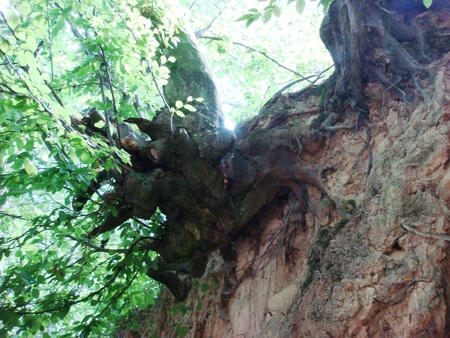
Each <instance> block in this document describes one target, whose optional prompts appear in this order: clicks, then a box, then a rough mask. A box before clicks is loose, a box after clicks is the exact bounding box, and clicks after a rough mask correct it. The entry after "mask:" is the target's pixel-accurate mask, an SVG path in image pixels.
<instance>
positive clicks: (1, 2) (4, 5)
mask: <svg viewBox="0 0 450 338" xmlns="http://www.w3.org/2000/svg"><path fill="white" fill-rule="evenodd" d="M8 6H9V1H8V0H0V12H3V13H5V14H6V13H7V12H8Z"/></svg>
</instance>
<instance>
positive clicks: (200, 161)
mask: <svg viewBox="0 0 450 338" xmlns="http://www.w3.org/2000/svg"><path fill="white" fill-rule="evenodd" d="M449 9H450V3H449V2H448V1H445V0H434V2H433V5H432V7H431V8H430V11H437V12H439V13H445V11H448V10H449ZM428 13H429V12H428ZM433 18H434V17H433ZM433 20H434V21H433ZM437 22H438V21H436V20H435V19H432V17H431V16H430V15H427V12H426V8H425V7H424V6H423V4H422V3H421V1H413V0H386V1H379V0H377V1H374V0H336V1H334V2H333V3H332V4H331V7H330V9H329V12H328V14H327V15H326V17H325V19H324V21H323V24H322V28H321V37H322V39H323V41H324V43H325V44H326V47H327V48H328V50H329V51H330V53H331V55H332V57H333V60H334V65H335V73H334V74H333V75H332V76H331V78H330V79H329V80H327V81H326V82H325V83H324V84H323V85H321V86H320V87H314V88H308V89H306V90H303V91H301V92H298V93H291V94H285V95H278V96H276V97H274V98H272V99H271V100H269V102H267V103H266V105H265V106H264V107H263V108H262V110H261V112H260V113H259V115H258V116H256V117H255V118H253V119H251V120H249V121H245V122H243V123H241V124H240V125H239V126H238V127H237V128H236V137H235V135H234V133H233V132H231V131H229V130H227V129H225V128H224V127H223V123H222V119H221V112H220V102H219V100H218V97H217V91H216V88H215V86H214V83H213V81H212V79H211V76H210V73H209V70H208V68H207V66H206V64H205V62H204V61H203V59H202V57H201V55H200V54H199V52H198V49H197V48H196V46H195V43H194V42H192V40H191V38H190V37H189V36H188V35H187V34H185V33H183V32H181V33H180V34H179V38H180V43H179V44H178V45H177V46H176V47H175V48H174V49H173V50H172V51H171V54H172V55H173V56H175V57H176V59H177V61H176V63H175V64H174V66H173V67H172V69H171V77H170V80H169V84H168V85H167V86H166V87H165V98H166V100H167V102H168V104H169V105H170V106H172V107H173V106H175V102H176V101H178V100H181V101H185V100H186V99H187V97H188V96H192V97H194V98H196V97H202V98H203V99H204V102H203V103H197V104H196V108H197V112H195V113H188V114H187V116H186V118H178V117H176V116H174V118H173V121H171V118H170V112H168V111H167V110H164V111H161V112H160V113H159V114H158V115H157V116H156V117H155V119H154V120H153V121H147V120H144V119H138V118H135V119H129V120H128V121H127V122H128V123H130V124H136V125H137V126H138V127H139V129H140V130H141V132H143V133H145V134H147V135H148V136H149V137H150V138H151V140H150V141H145V140H144V138H143V137H141V136H139V135H136V134H135V133H133V132H132V131H131V129H130V128H129V127H128V126H127V125H122V126H120V128H122V133H121V135H122V139H121V140H120V142H121V144H122V146H123V148H125V149H126V150H127V151H128V152H130V154H131V155H132V158H133V168H131V169H130V170H129V171H127V172H125V173H124V174H123V176H122V177H118V178H117V184H116V189H115V193H114V196H115V197H116V201H117V202H118V203H119V208H118V209H119V213H118V215H116V216H113V214H112V213H109V214H108V215H107V217H106V219H105V222H104V224H103V225H102V226H100V227H99V228H96V229H94V230H92V231H91V233H90V234H89V236H90V237H94V236H96V235H98V234H100V233H103V232H105V231H109V230H112V229H114V228H116V227H118V226H120V225H121V224H122V223H123V222H124V221H125V220H127V219H129V218H131V217H139V218H145V219H149V218H150V217H151V216H152V214H153V213H154V212H155V210H156V208H157V207H158V208H159V209H160V210H161V211H162V212H163V213H164V214H165V215H166V217H167V220H166V222H165V233H164V234H162V235H161V236H160V237H158V238H154V239H152V240H151V241H147V242H145V243H143V245H142V246H141V247H140V248H139V249H141V250H154V251H156V252H157V253H158V254H159V255H160V256H161V260H160V264H159V273H158V272H155V271H153V270H152V271H149V276H150V277H152V278H154V279H157V280H160V281H161V282H163V283H164V284H166V285H167V286H168V287H169V288H170V289H171V290H172V291H173V293H174V295H175V296H176V297H177V298H178V299H183V298H184V297H185V296H186V295H187V291H188V287H187V285H188V283H186V281H185V280H182V279H181V278H179V275H180V274H185V275H194V276H198V275H201V273H202V272H203V271H204V267H205V264H206V259H205V257H206V256H207V255H208V254H209V253H210V252H212V251H214V250H216V249H218V248H224V247H226V246H227V245H228V244H229V243H230V242H231V241H232V240H233V238H234V236H235V235H236V234H237V233H239V231H241V230H242V229H244V228H245V227H246V225H248V224H249V222H250V221H251V220H252V219H253V218H254V217H255V216H256V215H257V214H258V213H259V212H260V211H261V210H262V209H263V208H264V207H266V206H268V205H269V204H270V203H271V202H272V201H273V200H274V198H275V197H276V196H277V194H280V193H281V194H286V192H288V191H292V192H293V193H294V194H295V196H296V198H297V199H298V201H299V203H300V205H301V206H302V208H303V209H302V210H301V212H302V213H303V214H304V213H305V212H306V211H307V205H308V204H307V201H306V200H305V197H304V195H305V191H306V189H308V187H309V188H310V187H314V189H318V190H319V191H320V193H321V195H322V198H323V199H326V200H329V201H328V203H329V204H330V205H333V201H331V200H330V196H328V194H327V191H326V188H325V186H324V184H323V183H322V181H321V178H320V176H321V174H323V173H324V170H326V168H322V167H321V166H320V165H319V164H318V163H316V162H313V163H309V162H308V160H307V159H308V158H310V157H311V154H314V153H316V152H319V151H320V150H321V149H323V148H324V147H325V144H326V139H327V138H328V137H330V135H331V133H332V132H333V131H335V130H339V129H343V128H348V129H356V130H357V129H358V128H359V127H365V128H366V129H367V144H369V142H370V136H371V134H370V121H369V114H368V113H369V111H368V102H369V101H370V100H381V99H382V98H381V97H367V96H366V93H365V89H366V86H367V85H368V84H369V83H376V84H378V85H379V86H380V90H379V93H380V94H381V93H387V92H389V93H392V95H397V96H398V97H399V99H401V100H410V101H413V100H420V99H423V100H424V103H425V105H427V104H428V103H427V100H428V98H427V94H426V93H425V91H424V90H423V88H424V87H425V86H427V84H428V81H430V79H431V78H432V77H433V74H430V73H429V72H428V71H427V68H426V66H427V64H429V63H430V62H431V61H433V60H436V59H437V58H439V57H440V56H441V55H442V54H443V53H447V52H448V51H449V50H450V35H449V34H448V27H446V26H443V27H440V26H439V25H437ZM417 92H418V93H420V94H421V96H422V97H417V96H415V93H417ZM318 93H321V94H322V101H321V104H320V106H318V107H315V108H314V109H313V110H308V109H307V108H306V106H305V105H303V106H302V104H299V102H301V101H302V100H305V99H306V98H308V97H309V96H311V95H317V94H318ZM83 123H84V124H86V125H87V126H90V124H89V122H88V121H84V122H83ZM172 123H173V126H172ZM368 170H370V163H369V168H368ZM97 188H98V187H93V189H94V190H95V189H97ZM180 266H188V268H187V269H180V268H179V267H180Z"/></svg>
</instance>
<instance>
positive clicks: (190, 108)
mask: <svg viewBox="0 0 450 338" xmlns="http://www.w3.org/2000/svg"><path fill="white" fill-rule="evenodd" d="M183 108H184V109H186V110H189V111H191V112H195V111H197V109H196V108H195V107H193V106H191V105H190V104H185V105H184V107H183Z"/></svg>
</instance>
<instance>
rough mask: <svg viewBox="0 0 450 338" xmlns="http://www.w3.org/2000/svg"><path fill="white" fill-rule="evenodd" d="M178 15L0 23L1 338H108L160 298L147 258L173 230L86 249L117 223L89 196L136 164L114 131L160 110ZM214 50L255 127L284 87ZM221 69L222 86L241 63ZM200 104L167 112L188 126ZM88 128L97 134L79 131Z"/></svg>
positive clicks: (262, 68)
mask: <svg viewBox="0 0 450 338" xmlns="http://www.w3.org/2000/svg"><path fill="white" fill-rule="evenodd" d="M299 6H301V5H299V1H297V8H299ZM269 10H270V14H263V15H265V16H266V19H265V20H266V21H269V19H270V16H271V15H274V16H280V14H281V9H280V8H279V7H277V5H276V4H275V2H273V1H272V2H271V3H270V5H269V7H268V11H266V12H267V13H269ZM172 12H173V8H169V5H168V4H166V3H163V2H162V1H159V0H152V1H144V0H127V1H118V0H100V1H95V2H94V1H89V0H88V1H83V2H73V1H69V0H58V1H52V2H49V1H44V0H31V1H20V0H17V1H12V2H11V8H10V9H9V10H8V11H7V12H5V13H1V19H2V20H1V22H0V32H1V34H0V36H1V37H0V58H1V60H2V63H1V67H0V139H1V143H0V158H1V168H0V233H1V238H0V271H1V274H0V298H1V301H0V336H8V335H11V336H19V337H20V336H23V337H29V336H34V335H42V336H43V337H53V336H61V337H70V336H74V335H81V336H84V337H86V336H88V335H90V334H94V335H97V336H105V335H108V333H109V332H111V331H112V330H114V329H115V326H114V325H115V324H113V323H120V322H121V319H122V318H125V317H127V318H130V314H132V313H133V312H134V311H136V309H138V308H145V307H147V306H148V305H150V304H152V303H153V298H154V296H155V295H156V294H157V292H158V289H159V286H158V285H157V284H156V283H155V282H154V281H153V280H151V279H150V278H148V277H147V275H148V271H149V270H155V269H156V263H155V260H156V259H157V257H156V254H155V253H154V252H151V251H148V250H145V249H142V247H141V244H142V243H143V242H145V241H148V240H151V238H152V237H154V236H155V235H157V234H158V233H160V232H161V231H162V222H163V217H164V216H163V215H161V214H160V213H156V214H155V215H154V217H153V218H152V219H151V220H149V221H145V222H144V221H142V220H140V219H133V220H130V221H128V222H127V223H125V224H124V225H122V226H121V227H120V228H119V229H117V230H115V231H114V232H112V233H108V234H106V233H105V234H102V235H101V236H100V237H99V238H95V239H91V238H88V237H87V235H86V234H88V233H89V232H90V231H91V230H92V229H95V228H96V227H98V226H99V225H100V224H102V221H103V220H104V218H105V215H106V213H107V212H111V213H112V214H113V215H114V214H116V215H117V214H118V212H119V210H117V208H116V207H115V205H114V204H112V205H110V206H109V209H108V210H106V208H105V207H102V205H103V204H104V203H103V202H104V201H105V200H106V199H107V198H108V196H109V195H110V194H111V193H112V189H111V190H109V189H108V188H102V189H101V190H99V191H97V194H95V195H93V196H92V197H89V195H90V194H87V192H88V191H89V190H90V189H91V187H92V186H93V185H96V184H100V183H104V182H106V183H109V185H108V184H106V185H104V186H106V187H112V185H113V183H114V181H115V177H117V174H120V173H121V172H122V171H124V170H127V168H128V165H129V163H130V156H129V154H128V153H127V152H126V151H125V150H124V149H121V147H120V145H119V144H116V143H115V142H113V139H116V137H113V136H114V135H117V133H119V132H120V131H119V130H118V128H117V125H118V124H120V123H121V122H122V121H123V120H125V119H128V118H132V117H138V116H139V117H141V118H151V117H152V116H153V115H154V112H155V111H156V110H158V108H160V107H161V106H163V105H164V104H165V102H164V100H163V96H162V95H161V92H162V89H161V87H162V86H164V85H165V84H166V83H167V80H168V79H169V76H170V71H169V67H167V63H168V62H170V63H174V62H176V60H175V59H174V58H173V57H172V58H171V57H169V58H167V57H166V56H165V55H166V53H165V52H166V51H167V49H169V48H170V47H171V46H172V45H173V44H176V43H177V41H176V39H175V38H174V34H175V33H176V31H177V29H178V28H177V25H176V22H177V21H176V19H175V18H173V17H171V15H170V13H172ZM221 25H223V23H222V24H221ZM222 27H223V26H222ZM257 34H259V33H257ZM273 39H276V38H275V37H273ZM207 47H208V48H210V47H212V49H213V50H214V53H212V56H213V57H217V59H219V57H220V56H222V55H223V54H224V53H230V54H231V53H234V52H235V51H236V50H238V49H239V50H240V52H239V53H241V54H240V55H241V56H242V57H243V59H244V60H245V67H243V68H242V69H240V68H239V67H238V69H236V71H237V72H241V74H246V77H247V79H249V80H250V81H251V82H250V83H246V84H244V85H242V83H239V86H240V87H242V86H245V87H247V88H248V91H247V92H246V93H245V94H244V97H245V99H246V100H248V101H249V102H251V104H250V105H249V106H248V108H247V113H246V114H247V115H249V114H254V113H255V112H256V111H257V108H258V106H259V105H260V104H261V101H262V98H261V97H260V96H256V95H255V94H256V92H259V91H261V89H260V88H261V86H260V83H258V81H263V82H264V81H265V80H264V79H265V78H266V77H269V78H271V81H273V82H276V81H279V78H277V77H275V76H274V75H273V74H272V73H270V72H269V68H270V66H271V64H270V63H269V64H268V63H267V60H266V58H264V57H261V55H262V54H261V53H259V54H257V53H254V52H251V53H249V52H248V50H247V51H245V49H242V46H238V45H232V44H231V43H228V42H227V40H226V39H225V40H223V41H221V42H219V43H218V44H216V45H209V46H207ZM232 48H235V49H232ZM263 53H265V51H263ZM277 56H278V55H277ZM220 62H222V63H224V64H225V65H226V66H227V67H228V68H223V69H219V72H218V73H219V75H221V76H226V74H227V72H228V71H229V69H230V68H231V67H233V66H232V63H231V61H230V60H227V61H225V62H223V61H220ZM220 62H216V64H218V63H220ZM312 67H313V66H312ZM251 70H256V73H251ZM299 70H300V69H297V71H299ZM273 72H274V73H276V72H277V71H276V70H275V71H273ZM280 77H281V78H283V77H286V76H285V75H283V74H282V75H280ZM260 79H263V80H260ZM238 81H239V80H238ZM263 86H266V82H264V83H263ZM274 90H277V88H276V87H273V88H271V91H270V92H269V93H267V96H266V98H268V95H271V94H272V93H273V91H274ZM252 91H253V92H252ZM262 91H263V92H264V90H262ZM194 101H201V99H200V98H192V97H188V98H187V100H185V102H182V101H176V103H175V106H174V107H167V108H168V110H170V111H171V113H172V114H176V115H178V116H184V115H185V114H186V113H193V112H194V111H195V108H194V107H193V105H191V103H193V102H194ZM93 116H95V117H98V119H97V120H95V121H94V122H93V125H94V127H95V128H96V130H97V131H98V132H95V133H92V132H91V131H90V130H89V131H88V130H86V129H85V128H84V127H83V126H82V125H80V124H78V123H77V121H79V120H82V119H86V118H92V117H93ZM74 196H77V198H75V199H74ZM83 196H87V197H85V199H86V201H80V199H83V198H84V197H83ZM111 203H112V202H111ZM81 205H83V206H84V207H83V209H82V210H81V208H80V206H81ZM116 206H117V205H116ZM206 288H207V286H205V290H206ZM202 289H203V286H202ZM130 325H131V326H133V325H135V323H133V322H130ZM183 330H185V328H180V332H182V334H184V333H183V332H184V331H183Z"/></svg>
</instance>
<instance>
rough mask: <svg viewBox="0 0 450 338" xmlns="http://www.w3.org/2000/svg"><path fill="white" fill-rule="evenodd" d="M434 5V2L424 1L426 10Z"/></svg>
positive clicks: (430, 0)
mask: <svg viewBox="0 0 450 338" xmlns="http://www.w3.org/2000/svg"><path fill="white" fill-rule="evenodd" d="M432 3H433V0H423V5H424V6H425V7H426V8H430V6H431V4H432Z"/></svg>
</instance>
